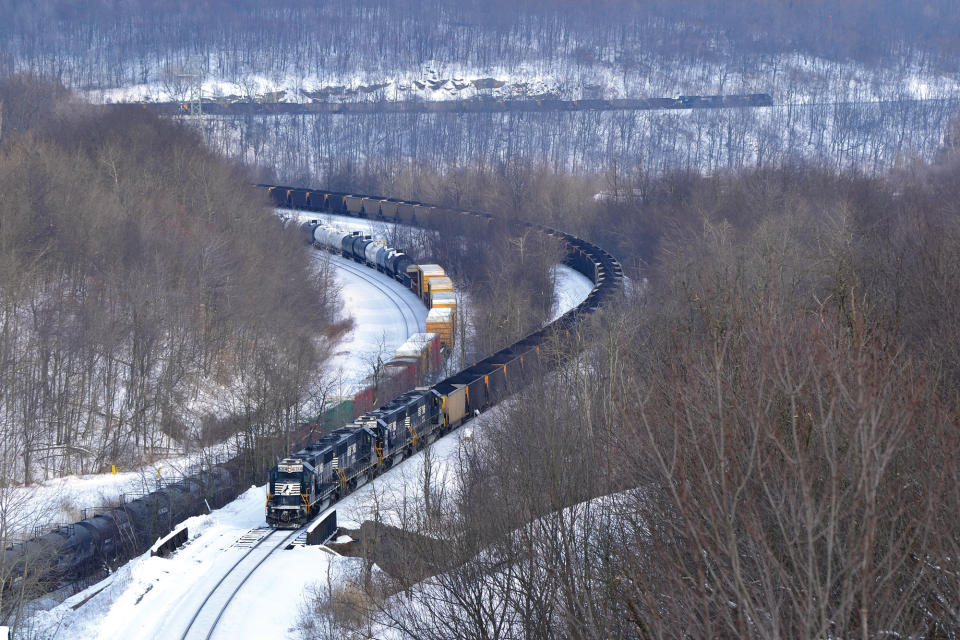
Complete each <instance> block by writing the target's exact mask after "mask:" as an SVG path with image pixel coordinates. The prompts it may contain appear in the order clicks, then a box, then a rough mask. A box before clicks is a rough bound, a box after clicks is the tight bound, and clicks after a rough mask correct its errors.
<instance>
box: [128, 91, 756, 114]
mask: <svg viewBox="0 0 960 640" xmlns="http://www.w3.org/2000/svg"><path fill="white" fill-rule="evenodd" d="M769 106H773V96H771V95H770V94H768V93H746V94H740V93H735V94H727V95H707V96H700V95H681V96H677V97H672V98H610V99H604V98H583V99H578V100H563V99H560V98H556V97H551V96H542V97H539V98H522V99H518V98H503V99H501V98H494V97H491V96H481V97H477V98H471V99H469V100H429V101H422V100H401V101H383V100H381V101H371V102H214V101H207V102H204V104H203V110H204V112H205V113H208V114H211V115H245V114H258V115H284V114H300V113H304V114H306V113H318V114H319V113H334V114H346V115H362V114H369V113H489V112H509V113H529V112H545V111H652V110H659V109H723V108H742V107H769ZM134 107H136V108H144V107H146V108H150V109H154V110H157V111H160V112H161V113H165V114H169V115H177V114H186V113H189V112H190V105H189V104H186V103H178V102H174V103H155V104H145V105H130V108H134Z"/></svg>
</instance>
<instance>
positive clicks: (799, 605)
mask: <svg viewBox="0 0 960 640" xmlns="http://www.w3.org/2000/svg"><path fill="white" fill-rule="evenodd" d="M0 12H2V13H4V14H5V15H8V16H10V20H9V21H8V22H7V23H5V24H3V25H0V42H2V43H3V45H2V46H0V77H4V76H5V75H8V74H13V73H21V72H25V71H29V72H31V73H35V74H37V76H39V77H42V78H45V79H47V80H49V79H52V80H55V81H57V82H61V83H62V84H63V85H64V86H65V87H66V88H64V89H59V88H53V87H55V86H58V85H56V84H47V82H45V81H43V82H42V81H35V80H23V79H22V78H20V77H19V76H17V77H13V79H9V80H5V81H4V85H3V86H2V87H0V91H2V93H3V109H2V120H0V193H3V199H2V204H0V214H2V217H0V296H2V297H0V304H2V308H0V428H2V429H3V432H2V438H3V441H2V445H3V455H2V458H0V465H2V468H0V471H2V477H3V478H4V479H5V480H6V481H9V482H30V481H31V480H35V479H36V478H37V477H39V476H40V475H46V474H62V473H72V472H80V471H87V472H89V471H97V470H101V469H103V468H104V466H105V465H109V464H110V463H111V462H112V461H113V460H115V459H123V457H124V456H126V457H127V458H128V459H135V458H138V459H139V458H143V457H146V456H149V455H151V454H152V453H154V452H155V451H161V450H162V449H163V447H164V446H165V444H166V443H168V442H169V441H170V440H171V439H177V440H189V441H191V442H194V443H202V442H208V441H216V440H217V439H218V438H223V437H225V436H227V435H229V434H234V433H240V434H249V435H251V436H252V435H255V432H256V431H257V430H260V429H264V430H266V429H270V430H276V429H283V428H286V427H287V426H289V425H291V424H294V423H295V422H296V420H297V419H298V417H299V411H300V408H301V407H302V406H303V404H304V403H305V402H308V401H309V400H310V398H311V397H312V396H313V395H315V394H317V393H322V389H319V388H318V386H319V385H320V384H321V383H320V382H319V381H320V380H322V370H323V367H322V362H323V358H324V355H325V348H326V345H327V343H326V342H325V341H324V340H322V339H318V336H322V335H323V334H324V333H325V332H328V333H329V332H334V331H335V330H336V327H333V326H332V322H333V318H334V313H333V311H334V309H335V308H336V302H337V297H336V291H335V290H334V289H333V288H332V287H331V283H330V282H329V281H328V280H327V279H325V278H321V279H319V280H318V279H317V278H316V277H313V276H311V275H310V274H311V273H312V272H311V271H310V270H309V269H308V265H307V263H306V259H305V257H304V253H303V252H302V251H301V250H300V247H299V246H297V243H295V242H293V241H292V239H291V235H290V234H291V232H290V231H289V230H286V229H284V228H283V227H282V225H281V224H280V223H279V222H278V221H277V220H275V219H273V218H272V217H271V216H265V215H264V211H265V209H264V207H263V206H261V205H263V204H264V203H263V202H262V201H258V200H257V198H256V197H252V196H251V195H250V194H251V192H250V191H249V190H248V189H246V188H245V187H244V186H243V185H244V183H247V182H249V181H250V180H251V179H252V178H253V179H261V180H267V179H278V180H282V181H284V182H287V183H291V184H303V185H310V184H320V185H323V186H325V187H329V188H332V189H338V190H343V191H353V192H359V193H381V194H383V195H387V196H395V197H400V198H413V199H419V200H423V201H430V202H438V203H442V204H445V205H455V206H458V207H463V208H475V209H483V210H489V211H491V212H493V213H495V214H497V215H498V216H502V217H505V218H511V217H517V218H524V219H529V220H534V221H537V222H541V223H545V224H549V225H551V226H554V227H557V228H562V229H564V230H568V231H570V232H572V233H576V234H579V235H581V236H583V237H585V238H588V239H590V240H592V241H594V242H596V243H597V244H599V245H600V246H602V247H604V248H606V249H608V250H610V251H611V252H612V253H614V254H615V255H616V256H617V257H618V258H619V259H620V260H621V262H622V263H623V265H624V267H625V271H626V273H627V275H628V276H629V280H630V282H629V284H628V286H627V290H626V291H625V293H624V297H623V299H622V300H620V301H618V303H617V304H616V305H615V306H613V307H611V308H607V309H605V310H604V311H603V312H602V313H601V314H600V315H599V317H596V318H595V319H594V320H593V321H591V322H590V324H589V325H587V326H583V327H582V328H581V330H580V331H579V333H577V334H575V335H572V336H571V337H570V339H569V340H568V341H565V342H564V343H561V344H556V345H553V348H552V349H551V350H550V353H549V357H550V358H552V359H553V361H554V362H555V364H556V368H555V371H554V372H553V373H551V374H550V375H548V376H545V377H544V378H543V379H541V380H538V381H536V382H535V383H534V384H533V385H532V386H531V387H529V388H528V389H526V390H525V391H523V392H522V393H521V394H519V395H518V396H516V397H514V398H512V399H511V400H510V401H508V402H507V403H505V405H504V406H503V407H501V408H499V409H498V410H497V411H498V413H497V417H496V419H495V424H494V426H493V427H492V428H490V429H487V430H486V431H484V432H483V433H480V434H478V435H477V436H476V437H475V439H474V441H473V442H472V444H471V445H470V446H469V447H467V448H466V449H464V450H463V451H462V455H461V460H460V474H459V476H458V477H457V478H456V481H455V482H454V483H453V485H451V484H449V483H444V482H443V481H442V479H439V478H437V477H436V474H435V471H434V469H433V466H432V464H431V460H430V455H427V456H426V460H425V463H424V465H423V468H422V472H421V473H422V486H421V489H420V491H419V494H418V495H416V496H407V500H406V501H405V502H403V503H401V504H393V503H389V502H388V501H384V502H383V503H382V504H378V505H377V507H378V508H377V510H376V512H375V513H374V514H372V515H371V517H370V520H369V521H368V522H366V523H365V524H364V527H363V528H362V529H361V532H362V533H363V535H362V536H361V537H362V544H360V545H359V552H358V553H359V554H360V555H361V556H362V557H363V558H364V559H365V560H366V563H365V569H364V570H363V571H361V572H359V573H358V574H357V575H356V576H354V579H353V580H350V581H346V582H342V581H341V582H337V583H331V582H329V581H327V582H324V581H323V580H322V579H320V580H319V582H318V584H317V587H316V590H315V592H314V593H312V594H311V597H310V598H309V601H308V606H307V607H305V609H304V612H303V616H302V619H301V620H300V622H299V625H298V631H299V632H300V633H301V634H302V636H303V637H304V638H317V639H319V638H329V637H342V638H358V639H359V638H380V637H385V636H387V637H394V636H390V635H389V634H390V633H393V634H396V635H398V637H409V638H418V639H424V640H433V639H437V640H440V639H446V638H453V637H456V638H476V639H477V640H481V639H482V640H493V639H507V638H544V639H545V638H583V639H586V638H597V639H601V638H604V639H605V638H672V637H677V636H685V637H696V638H701V637H702V638H718V637H720V638H734V637H736V638H771V637H791V638H792V637H796V638H811V637H817V638H826V637H831V638H837V637H844V638H846V637H859V638H864V639H867V638H880V637H925V638H960V606H958V603H960V561H958V558H960V533H958V532H960V396H958V394H957V388H958V385H960V261H958V260H957V256H958V255H960V205H958V203H960V119H958V108H957V106H958V105H957V98H958V95H960V94H958V93H957V91H956V81H957V80H956V79H957V73H958V68H957V64H958V62H957V61H958V60H960V57H958V53H960V39H958V38H957V37H956V35H955V34H957V33H960V12H958V11H957V10H956V8H955V7H954V6H953V3H952V2H948V1H947V0H931V1H929V2H924V3H914V2H906V1H894V2H883V3H881V2H874V1H870V0H856V1H850V2H843V3H828V2H825V1H821V0H809V1H801V0H783V1H765V0H739V1H737V2H714V1H712V0H694V1H691V2H685V3H677V2H667V1H663V2H661V1H651V2H645V3H643V6H635V3H627V2H621V1H618V0H609V1H605V2H599V3H580V2H565V1H555V2H547V1H546V0H543V1H533V2H526V3H517V2H500V1H496V2H493V3H484V4H482V5H480V4H478V3H465V2H456V1H453V0H430V1H417V2H412V1H405V2H395V3H386V2H382V1H375V0H369V1H367V0H365V1H363V2H330V3H322V4H318V5H316V6H310V7H308V6H304V5H303V4H302V3H299V2H292V1H287V0H284V1H282V2H276V3H270V4H269V5H264V4H263V3H246V2H240V3H231V4H230V5H229V7H226V6H223V5H221V4H219V3H214V4H210V5H203V6H199V5H197V4H195V3H194V4H183V5H182V6H180V7H179V10H173V9H171V8H169V7H168V6H167V5H165V9H164V11H162V12H160V13H159V14H156V13H152V8H151V7H148V6H146V5H144V4H142V3H140V4H135V5H129V6H128V5H124V6H115V5H114V4H111V3H102V4H98V3H91V4H90V5H89V6H85V7H84V8H83V10H81V9H79V8H76V7H73V6H68V5H62V4H57V3H48V2H40V3H35V4H34V5H31V7H30V8H28V7H26V6H25V5H22V4H20V3H14V2H6V3H5V2H3V1H2V0H0ZM144 15H150V16H151V17H154V18H155V19H152V20H143V17H144ZM213 15H216V19H213V18H212V16H213ZM51 25H70V26H71V29H72V32H71V33H70V36H69V37H68V36H67V33H66V30H65V29H57V28H51ZM198 59H199V60H201V63H200V64H201V65H202V66H203V68H204V72H205V73H208V74H211V75H215V76H217V77H218V78H221V79H223V80H224V81H228V82H232V83H235V84H237V85H238V86H239V85H244V84H249V78H250V77H251V76H252V75H255V74H264V75H268V76H271V75H272V76H275V77H279V76H284V77H288V78H293V79H294V80H293V83H294V84H295V85H296V84H297V83H303V82H306V81H307V79H308V78H310V79H312V80H311V81H318V82H319V83H320V84H321V85H322V86H323V89H322V91H325V92H326V93H324V94H323V97H325V98H330V97H331V96H333V97H337V98H340V99H347V100H366V99H390V98H391V96H390V95H388V93H387V92H386V91H385V90H381V89H382V88H381V89H378V88H376V85H377V84H378V83H379V82H380V81H381V80H384V78H387V77H389V76H391V75H397V76H399V75H401V74H403V73H405V72H408V71H409V70H410V69H412V68H416V67H422V66H423V65H426V64H430V65H432V66H433V67H434V68H439V69H440V70H441V72H443V73H447V74H448V75H450V76H451V77H452V76H454V75H456V74H458V73H462V72H463V69H469V70H471V71H472V70H476V71H477V72H478V73H479V72H481V71H489V72H490V73H491V75H492V76H494V77H496V76H497V74H498V73H499V74H504V75H505V76H506V75H509V74H510V73H512V72H513V71H516V72H517V73H518V74H519V73H521V72H522V73H525V74H527V75H526V76H523V77H524V78H526V77H534V76H543V75H549V76H550V80H549V82H547V83H546V84H544V85H543V86H546V87H547V89H546V91H547V92H548V93H549V94H550V95H557V96H561V97H571V98H580V97H589V96H603V97H611V96H613V95H629V96H634V95H677V94H682V93H705V94H706V93H724V92H726V93H733V92H748V91H766V92H770V93H771V94H772V95H773V96H774V98H775V101H776V105H777V106H775V107H769V108H763V109H727V110H698V111H690V112H683V113H679V112H669V113H667V112H658V113H646V112H644V113H593V112H583V113H555V114H546V115H544V114H532V113H525V114H472V115H455V114H451V115H440V114H429V115H411V114H404V115H386V114H379V115H372V116H344V115H324V116H286V117H250V118H238V119H227V118H207V119H205V120H204V121H202V122H201V123H196V122H193V123H185V122H184V123H171V122H163V121H158V120H156V119H153V118H149V117H146V116H133V115H126V116H123V117H122V118H121V117H117V116H115V115H111V113H110V112H109V111H103V110H102V109H101V108H93V107H91V106H90V105H89V104H88V103H86V102H84V101H83V100H80V99H77V98H76V93H74V94H70V93H69V92H68V91H69V90H72V91H74V92H82V93H83V94H84V95H85V96H86V97H88V98H90V97H92V98H93V99H95V100H96V99H104V100H105V99H106V98H105V96H107V95H108V93H107V92H108V91H110V90H112V89H115V88H118V87H121V88H122V87H125V86H129V85H134V84H143V85H150V86H155V87H157V88H163V89H164V90H166V91H168V92H169V93H170V94H171V95H179V96H181V97H182V96H185V95H186V92H187V90H188V87H187V86H186V84H184V83H183V81H182V77H183V76H184V73H185V72H187V71H189V69H190V68H191V65H194V64H196V61H197V60H198ZM520 67H523V68H522V69H520ZM505 69H506V71H505ZM177 78H181V80H177ZM518 82H519V81H518ZM523 82H527V81H526V80H523ZM351 83H352V84H351ZM360 85H362V86H364V87H367V88H368V89H369V88H370V87H373V88H372V89H369V90H359V89H357V86H360ZM384 86H387V85H384ZM921 86H922V87H923V88H922V89H919V88H918V87H921ZM539 90H540V89H538V88H533V87H528V91H527V94H526V95H534V94H535V93H536V91H539ZM238 91H239V93H241V94H243V93H245V94H248V95H247V97H249V98H253V97H254V96H253V90H252V89H249V90H245V89H244V88H243V87H242V86H241V87H240V89H238ZM316 91H320V90H316ZM109 95H112V94H109ZM260 97H261V98H262V97H263V96H260ZM241 166H242V168H241ZM437 230H439V231H440V232H441V233H439V234H437V233H434V231H437ZM407 240H408V241H409V242H410V243H411V245H410V246H411V247H412V253H414V254H415V255H416V257H417V258H419V259H423V260H436V261H438V262H441V263H442V264H444V265H445V266H447V267H448V268H449V269H450V271H451V272H452V273H453V274H454V275H455V277H456V278H457V281H458V286H459V285H461V284H462V286H463V287H464V288H465V289H466V290H467V291H468V292H469V295H470V296H471V300H472V308H473V309H474V311H475V313H476V317H474V318H473V319H472V328H473V334H472V337H471V342H470V343H469V345H467V346H465V347H464V349H465V350H469V353H464V354H463V356H462V357H463V359H464V360H469V359H470V358H472V357H475V356H479V355H482V354H485V353H489V352H490V351H493V350H494V349H497V348H498V347H501V346H503V345H504V344H507V343H509V342H510V341H511V340H513V339H515V338H517V337H519V336H522V335H523V334H524V333H525V332H527V331H529V330H530V329H531V328H532V327H536V326H539V325H540V324H541V323H542V322H543V321H544V319H545V318H546V315H547V313H548V312H549V303H550V296H549V291H550V290H551V289H552V283H551V281H550V275H549V273H550V271H549V270H550V266H551V265H552V264H553V263H554V262H556V260H557V258H558V255H559V254H558V248H557V247H554V246H549V245H547V244H544V243H541V242H540V241H539V240H530V242H529V243H527V240H526V239H524V238H513V237H509V235H508V234H506V233H505V231H504V230H502V229H494V230H492V231H491V232H490V233H488V234H487V235H480V234H478V233H471V230H470V229H446V228H439V229H436V230H428V231H427V232H426V233H422V234H416V236H415V237H414V236H411V237H409V238H407ZM505 283H507V284H506V285H505ZM224 390H229V395H230V397H231V398H233V399H234V400H235V403H234V405H233V407H234V410H232V411H230V412H228V413H226V414H224V413H217V412H208V413H204V408H205V407H207V405H208V404H209V401H210V398H211V396H212V395H217V394H221V393H223V392H224ZM201 414H202V415H201ZM198 416H199V417H198ZM27 425H29V427H28V426H27ZM0 511H2V510H0ZM388 630H389V631H388Z"/></svg>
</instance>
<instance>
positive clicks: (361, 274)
mask: <svg viewBox="0 0 960 640" xmlns="http://www.w3.org/2000/svg"><path fill="white" fill-rule="evenodd" d="M330 259H331V260H332V261H333V262H334V264H335V265H336V267H337V268H338V269H343V270H344V271H346V272H348V273H350V274H353V275H355V276H356V277H357V278H359V279H360V280H363V281H364V282H366V283H368V284H369V285H370V286H372V287H374V288H375V289H377V290H378V291H380V292H381V293H383V295H384V297H385V298H387V300H389V301H390V303H391V304H392V305H393V306H394V307H395V308H396V309H397V312H399V313H400V317H401V318H402V319H403V326H404V331H405V332H406V335H407V336H408V337H409V336H410V335H411V334H414V333H417V332H418V331H423V329H424V327H423V326H421V324H420V321H419V320H418V319H417V312H416V310H415V309H414V308H413V306H412V305H411V304H410V303H409V302H407V300H405V299H404V297H403V296H401V295H398V294H397V293H396V291H394V290H393V289H391V288H390V287H388V286H386V284H385V283H383V282H381V281H380V279H379V278H377V277H375V276H373V275H372V274H371V273H370V270H369V269H367V268H366V267H362V266H360V265H357V264H356V263H354V262H353V261H351V260H349V259H347V258H343V257H339V256H335V255H331V256H330ZM391 282H392V280H391ZM404 308H406V312H404ZM408 318H410V319H412V323H413V326H414V330H413V331H411V330H410V324H411V322H410V321H408Z"/></svg>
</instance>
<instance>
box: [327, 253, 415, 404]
mask: <svg viewBox="0 0 960 640" xmlns="http://www.w3.org/2000/svg"><path fill="white" fill-rule="evenodd" d="M315 259H316V260H317V261H324V260H329V261H330V262H331V263H332V264H333V265H334V266H335V267H336V280H337V284H338V285H339V287H340V295H341V297H342V298H343V301H344V308H343V311H342V313H343V315H344V316H345V317H350V318H353V321H354V324H353V329H352V330H351V331H350V333H349V334H348V335H346V336H344V338H343V339H342V340H341V342H340V344H339V345H338V348H337V351H336V353H334V354H333V356H332V357H331V358H330V360H328V362H327V364H326V369H327V371H328V372H329V374H330V375H332V376H333V379H334V380H336V381H338V386H339V387H340V390H339V393H337V394H335V395H352V394H354V393H356V392H357V391H359V390H360V389H362V388H363V385H362V383H363V380H364V378H366V377H367V376H368V375H369V374H370V373H371V371H372V368H373V364H374V363H375V362H376V360H377V358H378V357H379V358H380V359H381V360H382V361H383V362H387V361H388V360H391V359H392V358H393V354H394V352H395V351H396V350H397V347H399V346H400V345H402V344H403V343H404V342H406V341H407V338H409V337H410V336H411V335H413V334H414V333H419V332H422V331H423V330H424V329H425V328H426V324H425V322H426V317H427V309H426V307H424V306H423V302H421V301H420V299H419V298H417V296H415V295H414V294H413V292H412V291H410V290H409V289H407V288H405V287H404V286H402V285H401V284H400V283H399V282H397V281H396V280H393V279H392V278H390V277H388V276H386V275H385V274H382V273H379V272H377V271H374V270H372V269H368V268H367V267H364V266H361V265H360V264H359V263H356V262H353V261H351V260H347V259H346V258H343V257H341V256H334V255H331V254H329V253H326V252H323V251H319V250H318V251H316V255H315Z"/></svg>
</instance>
